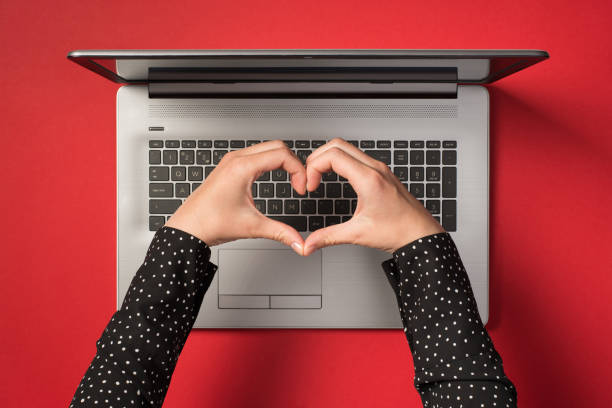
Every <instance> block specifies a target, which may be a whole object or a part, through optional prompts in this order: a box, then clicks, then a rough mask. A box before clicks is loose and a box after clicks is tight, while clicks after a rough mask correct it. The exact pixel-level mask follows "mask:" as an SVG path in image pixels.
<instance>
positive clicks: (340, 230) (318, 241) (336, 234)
mask: <svg viewBox="0 0 612 408" xmlns="http://www.w3.org/2000/svg"><path fill="white" fill-rule="evenodd" d="M357 232H358V224H357V223H355V222H354V221H353V219H350V220H349V221H347V222H343V223H342V224H335V225H331V226H329V227H325V228H321V229H318V230H316V231H315V232H313V233H311V234H310V235H309V236H308V238H306V242H305V243H304V256H308V255H310V254H312V253H313V252H314V251H316V250H317V249H321V248H325V247H328V246H332V245H340V244H353V243H355V241H356V239H357V236H358V234H357Z"/></svg>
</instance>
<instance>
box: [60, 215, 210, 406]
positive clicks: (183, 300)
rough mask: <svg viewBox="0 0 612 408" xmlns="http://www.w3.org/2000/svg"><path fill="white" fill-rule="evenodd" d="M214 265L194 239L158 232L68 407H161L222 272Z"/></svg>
mask: <svg viewBox="0 0 612 408" xmlns="http://www.w3.org/2000/svg"><path fill="white" fill-rule="evenodd" d="M209 259H210V249H209V247H208V246H207V245H206V243H204V242H203V241H201V240H199V239H198V238H196V237H194V236H192V235H191V234H188V233H186V232H184V231H181V230H178V229H175V228H172V227H166V226H164V227H162V228H161V229H159V230H158V231H157V232H156V233H155V236H154V237H153V240H152V241H151V244H150V245H149V249H148V251H147V253H146V256H145V259H144V262H143V264H142V265H141V266H140V268H139V269H138V271H137V273H136V276H135V277H134V279H132V282H131V284H130V287H129V289H128V292H127V294H126V296H125V299H124V301H123V304H122V305H121V309H120V310H119V311H117V312H116V313H115V314H114V315H113V316H112V318H111V320H110V322H109V323H108V325H107V326H106V328H105V329H104V332H103V333H102V336H101V337H100V339H99V340H98V342H97V353H96V356H95V357H94V359H93V361H92V362H91V365H90V366H89V368H88V369H87V371H86V372H85V375H84V376H83V378H82V380H81V383H80V384H79V386H78V388H77V390H76V393H75V395H74V398H73V399H72V403H71V404H70V406H71V407H94V406H95V407H100V406H104V407H141V406H146V407H160V406H161V405H162V403H163V401H164V397H165V395H166V391H167V390H168V386H169V385H170V378H171V377H172V373H173V371H174V367H175V366H176V362H177V359H178V357H179V354H180V352H181V350H182V349H183V345H184V344H185V341H186V340H187V336H188V335H189V332H190V331H191V328H192V327H193V324H194V322H195V319H196V316H197V314H198V311H199V310H200V306H201V304H202V300H203V298H204V294H205V292H206V290H207V289H208V287H209V286H210V282H211V281H212V278H213V276H214V274H215V272H216V270H217V266H216V265H215V264H213V263H210V262H209Z"/></svg>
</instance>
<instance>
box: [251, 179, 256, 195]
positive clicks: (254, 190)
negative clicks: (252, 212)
mask: <svg viewBox="0 0 612 408" xmlns="http://www.w3.org/2000/svg"><path fill="white" fill-rule="evenodd" d="M251 196H252V197H253V198H255V197H257V183H253V184H251Z"/></svg>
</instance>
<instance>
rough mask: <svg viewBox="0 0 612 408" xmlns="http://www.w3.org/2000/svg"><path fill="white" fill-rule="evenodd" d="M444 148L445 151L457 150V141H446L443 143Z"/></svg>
mask: <svg viewBox="0 0 612 408" xmlns="http://www.w3.org/2000/svg"><path fill="white" fill-rule="evenodd" d="M442 147H443V148H445V149H456V148H457V141H456V140H445V141H443V142H442Z"/></svg>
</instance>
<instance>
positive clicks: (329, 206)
mask: <svg viewBox="0 0 612 408" xmlns="http://www.w3.org/2000/svg"><path fill="white" fill-rule="evenodd" d="M317 203H318V207H319V209H318V211H317V212H318V213H319V214H333V212H334V201H333V200H319V201H317Z"/></svg>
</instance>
